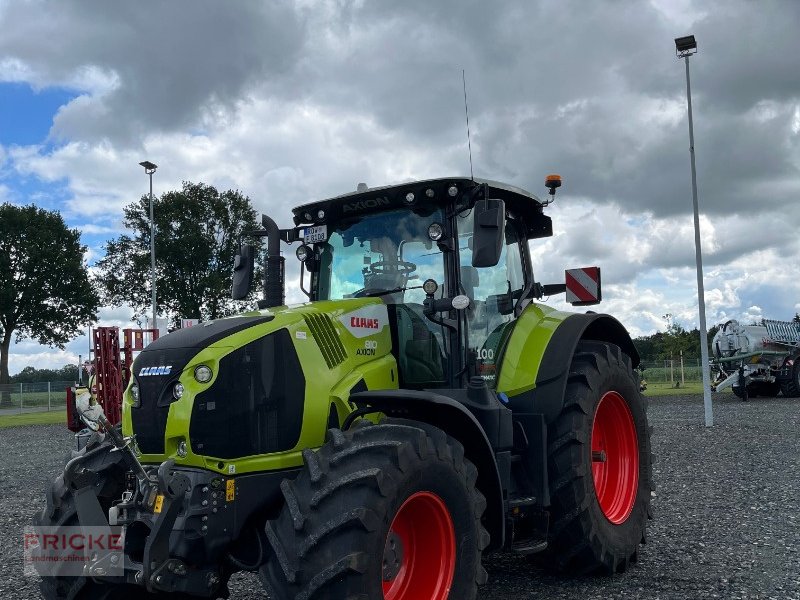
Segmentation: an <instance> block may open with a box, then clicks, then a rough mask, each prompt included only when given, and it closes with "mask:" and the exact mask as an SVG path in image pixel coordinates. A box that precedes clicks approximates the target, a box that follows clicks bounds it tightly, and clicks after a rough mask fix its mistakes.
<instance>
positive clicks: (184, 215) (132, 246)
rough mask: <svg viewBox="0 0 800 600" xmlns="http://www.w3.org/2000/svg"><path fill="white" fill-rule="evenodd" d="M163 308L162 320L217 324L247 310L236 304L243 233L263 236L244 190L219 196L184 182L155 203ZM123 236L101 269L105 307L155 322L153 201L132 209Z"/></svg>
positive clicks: (159, 293)
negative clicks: (235, 274)
mask: <svg viewBox="0 0 800 600" xmlns="http://www.w3.org/2000/svg"><path fill="white" fill-rule="evenodd" d="M153 205H154V209H153V213H154V220H155V225H156V235H155V248H156V293H157V299H156V304H157V306H158V309H159V314H162V315H164V314H167V315H169V316H170V317H171V318H172V319H174V320H175V321H177V320H178V319H180V318H181V317H184V318H200V319H203V320H207V319H216V318H218V317H223V316H226V315H229V314H232V313H234V312H237V311H239V310H242V308H243V307H244V303H242V302H234V301H233V300H231V299H230V292H231V283H232V279H231V278H232V269H233V259H234V256H235V255H236V254H237V252H238V247H239V244H240V243H241V241H242V238H243V235H244V232H246V231H252V230H254V229H259V226H258V223H257V221H256V212H255V210H254V209H253V207H252V205H251V203H250V199H249V198H247V197H246V196H244V195H242V194H241V193H240V192H238V191H233V190H228V191H226V192H222V193H220V192H219V191H217V189H216V188H214V187H213V186H210V185H206V184H203V183H191V182H184V184H183V189H182V190H180V191H170V192H166V193H164V194H162V195H161V197H160V198H154V202H153ZM124 223H125V227H126V228H127V229H129V230H131V231H132V232H133V234H132V235H122V236H120V237H119V238H117V239H115V240H111V241H109V242H108V244H107V245H106V256H105V258H103V259H102V260H101V261H99V262H98V265H97V266H98V270H99V275H98V280H99V282H100V285H101V289H102V291H103V300H104V301H105V302H107V303H109V304H112V305H114V306H119V305H120V304H129V305H130V306H132V307H134V309H135V310H136V311H137V313H138V314H140V315H149V314H150V307H151V296H150V293H151V286H150V197H149V196H148V195H145V196H142V198H141V199H140V200H139V201H138V202H135V203H133V204H130V205H129V206H127V207H126V208H125V219H124Z"/></svg>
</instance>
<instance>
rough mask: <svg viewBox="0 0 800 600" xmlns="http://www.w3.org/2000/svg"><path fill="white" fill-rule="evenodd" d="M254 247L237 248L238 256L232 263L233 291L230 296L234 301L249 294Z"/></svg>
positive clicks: (253, 264) (253, 262)
mask: <svg viewBox="0 0 800 600" xmlns="http://www.w3.org/2000/svg"><path fill="white" fill-rule="evenodd" d="M255 253H256V252H255V247H254V246H252V245H244V246H242V247H241V248H239V254H237V255H236V258H235V259H234V261H233V289H232V291H231V296H232V297H233V299H234V300H242V299H244V298H246V297H247V294H249V293H250V285H251V284H252V283H253V269H254V266H255V261H254V258H253V257H254V256H255Z"/></svg>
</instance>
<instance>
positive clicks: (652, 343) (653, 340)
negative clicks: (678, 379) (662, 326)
mask: <svg viewBox="0 0 800 600" xmlns="http://www.w3.org/2000/svg"><path fill="white" fill-rule="evenodd" d="M667 322H668V324H667V330H666V331H659V332H657V333H654V334H652V335H645V336H641V337H637V338H635V339H634V340H633V344H634V346H635V347H636V350H637V351H638V352H639V356H640V357H641V359H642V360H644V361H654V360H667V359H676V360H677V359H678V357H679V356H680V354H681V351H683V356H684V358H700V330H699V329H697V328H695V329H692V330H686V329H685V328H684V327H683V325H681V324H680V323H678V322H676V321H673V320H671V318H670V319H669V320H668V321H667ZM717 331H719V326H718V325H714V326H712V327H711V328H710V329H709V330H708V344H709V356H711V355H712V352H711V348H710V347H711V341H712V340H713V339H714V336H715V335H716V333H717Z"/></svg>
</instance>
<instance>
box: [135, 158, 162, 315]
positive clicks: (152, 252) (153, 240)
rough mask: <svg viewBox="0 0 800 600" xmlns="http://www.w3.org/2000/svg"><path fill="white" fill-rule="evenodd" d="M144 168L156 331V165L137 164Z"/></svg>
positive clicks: (149, 163)
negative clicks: (146, 186)
mask: <svg viewBox="0 0 800 600" xmlns="http://www.w3.org/2000/svg"><path fill="white" fill-rule="evenodd" d="M139 164H140V165H141V166H143V167H144V172H145V173H146V174H147V175H149V176H150V282H151V288H152V295H153V329H158V323H157V321H156V234H155V222H154V221H153V173H155V172H156V169H157V168H158V165H156V164H155V163H151V162H150V161H149V160H145V161H142V162H140V163H139Z"/></svg>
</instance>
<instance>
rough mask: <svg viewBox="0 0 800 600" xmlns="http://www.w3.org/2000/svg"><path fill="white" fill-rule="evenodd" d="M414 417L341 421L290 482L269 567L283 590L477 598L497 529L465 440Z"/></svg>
mask: <svg viewBox="0 0 800 600" xmlns="http://www.w3.org/2000/svg"><path fill="white" fill-rule="evenodd" d="M410 423H411V422H408V421H406V422H403V423H402V424H400V423H395V422H391V421H387V422H384V423H381V424H380V425H370V424H365V425H362V426H358V427H356V428H354V429H353V430H351V431H345V432H342V431H339V430H338V429H332V430H330V432H329V440H328V442H327V443H326V444H325V445H323V446H322V448H320V449H319V451H317V452H314V451H311V450H306V451H305V452H304V458H305V468H304V469H303V470H302V471H301V473H300V475H298V476H297V478H296V479H295V480H294V481H288V480H285V481H284V482H283V483H282V484H281V489H282V491H283V494H284V497H285V500H286V503H285V506H284V508H283V510H282V512H281V514H280V515H279V517H278V518H277V519H276V520H275V521H269V522H268V523H267V525H266V533H267V539H268V540H269V544H270V546H271V549H272V552H271V553H270V556H269V558H268V560H267V562H266V564H265V565H264V566H263V567H261V569H260V576H261V580H262V583H263V584H264V587H265V588H266V589H267V591H268V592H269V593H270V595H271V596H272V597H273V598H274V599H275V600H289V599H292V600H312V599H323V598H337V599H339V598H340V599H342V600H351V599H352V600H355V599H358V600H364V599H367V598H369V599H380V598H382V599H384V600H412V599H420V598H425V599H426V600H428V599H430V600H446V599H447V598H459V599H465V600H473V599H474V598H475V597H476V594H477V587H476V586H477V584H478V583H482V582H483V581H485V579H486V572H485V571H484V570H483V568H482V567H481V551H482V550H483V548H485V547H486V546H487V544H488V542H489V535H488V533H487V532H486V530H485V529H483V527H482V526H481V522H480V518H481V514H482V513H483V511H484V509H485V507H486V500H485V499H484V497H483V496H482V495H481V494H480V492H478V491H477V490H476V489H475V481H476V478H477V470H476V469H475V467H474V465H472V463H470V462H469V461H468V460H466V459H465V458H464V449H463V447H462V446H461V444H460V443H458V442H457V441H456V440H454V439H453V438H450V437H449V436H447V435H446V434H445V433H444V432H442V431H441V430H438V429H436V428H432V427H429V426H427V425H422V424H420V426H414V425H412V424H410Z"/></svg>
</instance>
